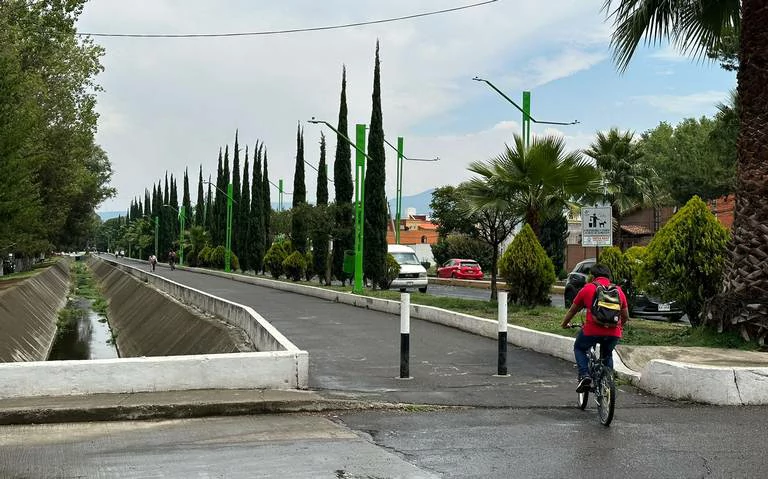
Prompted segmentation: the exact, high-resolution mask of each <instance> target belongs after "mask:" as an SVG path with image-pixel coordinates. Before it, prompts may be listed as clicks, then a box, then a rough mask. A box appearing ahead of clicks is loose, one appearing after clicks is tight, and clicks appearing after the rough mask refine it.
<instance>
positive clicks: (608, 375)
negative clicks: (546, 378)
mask: <svg viewBox="0 0 768 479" xmlns="http://www.w3.org/2000/svg"><path fill="white" fill-rule="evenodd" d="M571 327H572V328H581V327H582V325H581V324H573V325H571ZM599 347H600V344H597V348H599ZM587 360H588V361H589V363H588V367H589V377H590V378H591V379H592V386H591V387H590V388H589V390H587V391H584V392H580V393H577V394H578V402H577V406H578V407H579V409H581V410H582V411H583V410H584V409H586V408H587V404H588V402H589V393H590V392H591V393H592V394H594V395H595V402H596V403H597V417H598V419H599V420H600V424H602V425H603V426H606V427H607V426H610V424H611V421H613V414H614V411H615V409H616V381H615V379H614V372H613V368H610V367H608V366H606V365H605V364H604V363H603V360H602V359H601V358H600V350H599V349H596V348H595V347H594V346H593V347H591V348H589V350H588V351H587Z"/></svg>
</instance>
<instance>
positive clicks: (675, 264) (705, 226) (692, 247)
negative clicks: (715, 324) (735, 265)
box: [639, 196, 729, 326]
mask: <svg viewBox="0 0 768 479" xmlns="http://www.w3.org/2000/svg"><path fill="white" fill-rule="evenodd" d="M728 239H729V233H728V231H727V230H726V229H725V228H724V227H723V226H722V225H721V224H720V222H719V221H717V218H715V216H714V215H713V214H712V213H711V212H710V211H709V208H707V205H706V204H705V203H704V202H703V201H702V200H701V199H700V198H699V197H698V196H694V197H693V198H691V199H690V200H689V201H688V203H686V204H685V206H683V207H682V208H681V209H680V211H678V212H677V213H676V214H675V215H674V216H673V217H672V218H671V219H670V220H669V222H668V223H667V224H666V225H664V227H663V228H662V229H661V230H659V232H658V233H656V236H654V238H653V239H652V240H651V242H650V244H649V245H648V247H647V248H646V253H645V255H644V256H643V262H642V267H641V268H640V277H639V284H640V286H641V287H642V288H643V289H645V290H646V291H648V292H650V293H652V294H656V295H658V296H660V297H661V299H662V300H664V301H677V302H678V304H680V306H681V307H682V309H683V311H685V313H686V314H687V315H688V319H689V320H690V322H691V324H692V325H694V326H696V325H698V324H700V323H701V320H700V318H699V315H700V313H701V309H702V307H703V305H704V300H705V299H707V298H711V297H713V296H715V294H717V292H718V291H719V289H720V284H721V280H722V275H723V268H724V266H725V257H726V247H727V243H728Z"/></svg>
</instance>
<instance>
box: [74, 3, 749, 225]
mask: <svg viewBox="0 0 768 479" xmlns="http://www.w3.org/2000/svg"><path fill="white" fill-rule="evenodd" d="M479 1H481V0H390V1H386V2H383V1H377V0H323V1H318V0H281V1H274V0H273V1H266V0H217V1H214V0H133V1H131V2H126V1H123V0H91V1H90V2H88V4H87V5H86V7H85V11H84V13H83V15H82V17H81V19H80V22H79V24H78V29H79V31H81V32H90V33H96V32H99V33H165V34H178V33H228V32H257V31H266V30H283V29H294V28H306V27H320V26H326V25H338V24H344V23H353V22H363V21H370V20H378V19H386V18H392V17H400V16H405V15H411V14H417V13H423V12H427V11H432V10H441V9H447V8H452V7H459V6H463V5H469V4H472V3H477V2H479ZM545 4H546V7H543V5H545ZM602 4H603V0H548V1H547V2H539V1H533V0H530V1H528V0H498V1H496V2H494V3H490V4H487V5H484V6H479V7H476V8H471V9H466V10H461V11H458V12H453V13H446V14H442V15H435V16H429V17H423V18H418V19H412V20H405V21H400V22H393V23H383V24H378V25H370V26H360V27H355V28H348V29H340V30H326V31H316V32H306V33H292V34H285V35H262V36H238V37H227V38H164V39H163V38H114V37H109V38H104V37H102V38H97V39H96V41H97V42H98V43H99V44H101V45H102V46H104V48H105V49H106V55H105V57H104V59H103V64H104V67H105V71H104V72H103V73H102V74H101V75H100V76H99V78H98V81H99V83H100V84H101V85H102V86H103V88H104V92H102V93H100V94H99V107H98V108H99V112H100V114H101V118H100V124H99V132H98V138H97V140H98V142H99V143H100V144H101V145H102V146H103V147H104V148H105V149H106V151H107V152H108V154H109V158H110V160H111V162H112V166H113V170H114V176H113V180H112V184H113V186H115V187H116V188H117V190H118V193H117V196H116V197H115V198H113V199H110V200H108V201H106V202H105V203H104V204H103V205H102V206H101V207H100V210H102V211H110V210H123V211H124V210H126V209H127V208H128V206H129V204H130V201H131V199H132V198H134V197H137V196H138V197H143V192H144V189H145V188H150V189H151V187H152V183H153V182H155V183H156V182H157V180H158V179H160V178H161V177H162V176H163V175H164V174H165V172H166V171H167V172H168V173H169V174H173V175H174V176H176V177H177V178H179V179H180V178H181V176H182V175H183V172H184V169H185V168H189V171H190V177H191V181H192V189H193V193H192V196H193V198H194V197H195V195H196V194H195V193H194V191H195V190H196V184H197V172H198V168H199V167H200V166H201V165H202V168H203V175H204V176H206V177H207V176H208V175H209V174H212V175H214V177H215V173H216V160H217V155H218V151H219V147H222V146H224V145H226V144H229V145H230V147H231V145H232V144H233V141H234V134H235V130H236V129H239V131H240V144H241V147H242V146H244V145H245V144H248V145H250V147H251V148H252V147H253V145H254V143H255V142H256V141H257V140H259V141H263V142H264V143H265V144H266V146H267V148H268V152H269V174H270V179H271V180H273V181H274V182H275V183H277V180H278V179H280V178H283V179H284V180H285V185H286V186H285V189H286V190H287V191H289V192H290V191H292V182H293V170H294V163H295V154H296V151H295V135H296V126H297V122H301V123H302V126H303V127H304V133H305V140H304V142H305V150H306V152H305V158H306V159H307V160H308V161H309V162H310V163H312V164H314V165H317V163H318V160H319V138H320V133H321V131H323V129H322V128H321V127H320V126H319V125H313V124H308V123H306V120H308V119H310V118H311V117H313V116H315V117H317V118H319V119H324V120H327V121H329V122H330V123H331V124H335V123H336V121H337V117H338V106H339V91H340V83H341V70H342V65H346V68H347V95H348V106H349V123H350V125H354V124H355V123H368V122H369V121H370V116H371V91H372V83H373V57H374V50H375V44H376V40H377V39H378V40H379V41H380V43H381V73H382V76H381V82H382V103H383V105H382V109H383V116H384V130H385V134H386V136H387V138H388V139H389V140H390V141H391V142H392V143H395V141H396V138H397V137H398V136H403V137H404V138H405V153H406V155H407V156H409V157H413V158H432V157H439V158H440V161H439V162H436V163H420V162H406V164H405V172H404V175H403V177H404V181H403V192H404V194H405V195H411V194H417V193H420V192H422V191H424V190H427V189H430V188H433V187H435V186H440V185H445V184H457V183H459V182H460V181H462V180H465V179H467V178H469V176H470V175H469V174H468V172H467V170H466V167H467V165H468V164H469V163H470V162H472V161H474V160H486V159H488V158H490V157H492V156H495V155H496V154H498V153H499V152H501V151H502V149H503V148H504V143H505V142H509V141H510V140H511V138H512V135H513V134H514V133H515V132H518V131H519V130H520V116H521V115H520V113H519V112H518V111H517V110H516V109H515V108H514V107H513V106H512V105H510V104H509V103H507V102H506V101H505V100H504V99H503V98H502V97H501V96H500V95H498V94H497V93H496V92H494V91H493V90H491V89H490V88H489V87H488V86H487V85H485V84H484V83H480V82H476V81H472V77H474V76H480V77H483V78H485V79H487V80H490V81H491V82H492V83H494V84H495V85H496V86H497V87H499V88H500V89H501V90H502V91H504V92H505V93H506V94H507V95H508V96H510V97H511V98H513V99H514V100H515V101H517V102H518V103H521V101H520V98H521V95H522V90H530V91H531V92H532V109H531V113H532V116H533V117H534V118H536V119H537V120H546V121H572V120H579V121H580V123H579V124H578V125H574V126H567V127H558V129H557V130H554V131H555V132H558V133H559V134H562V135H564V136H565V138H566V140H567V145H568V147H569V148H570V149H579V148H584V147H586V146H587V145H588V144H589V143H590V142H591V141H592V139H593V136H594V133H595V132H596V131H598V130H605V129H608V128H610V127H613V126H617V127H620V128H622V129H631V130H634V131H636V132H642V131H645V130H647V129H649V128H653V127H654V126H656V125H657V124H658V123H659V121H668V122H672V123H677V122H678V121H680V120H681V119H682V118H684V117H689V116H700V115H711V114H713V112H714V111H715V106H714V105H715V104H716V103H717V102H719V101H724V100H725V99H726V97H727V94H728V91H729V90H730V89H732V88H734V87H735V84H736V80H735V75H733V74H731V73H727V72H724V71H722V70H721V69H720V68H719V67H718V66H717V65H716V64H711V63H704V62H701V61H692V60H689V59H686V58H682V57H680V56H679V55H677V54H676V52H675V51H674V50H673V49H672V48H670V47H668V46H660V47H658V48H645V49H642V50H640V51H639V52H638V55H637V58H636V59H635V61H634V62H633V63H632V65H631V66H630V67H629V69H628V71H627V72H625V73H624V74H619V73H618V72H617V70H616V68H615V67H614V65H613V64H612V62H611V57H610V51H609V48H608V45H609V36H610V25H609V24H607V23H606V22H605V16H604V14H603V13H602V12H601V6H602ZM350 131H351V132H352V127H351V128H350ZM533 131H534V133H537V132H538V133H543V132H551V131H553V130H545V129H544V128H539V127H537V126H536V125H534V127H533ZM325 134H326V136H327V137H328V138H329V146H328V151H329V159H330V160H331V161H332V156H333V151H334V150H335V146H334V142H335V136H333V134H332V132H330V131H325ZM241 161H242V157H241ZM331 171H332V170H331ZM394 178H395V156H394V151H392V150H389V149H388V151H387V185H386V188H387V195H388V197H392V196H394V192H395V187H396V185H395V179H394ZM179 186H181V181H180V180H179ZM307 190H308V192H309V193H308V196H309V200H310V202H311V201H313V200H314V191H315V177H314V171H313V170H311V169H310V168H307ZM331 191H333V190H332V187H331ZM275 197H276V195H275V194H274V193H273V198H275ZM286 201H288V202H289V201H290V197H286ZM403 206H404V207H407V206H408V205H403Z"/></svg>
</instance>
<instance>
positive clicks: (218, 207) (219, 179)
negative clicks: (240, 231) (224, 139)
mask: <svg viewBox="0 0 768 479" xmlns="http://www.w3.org/2000/svg"><path fill="white" fill-rule="evenodd" d="M215 186H216V191H215V192H214V203H213V231H212V232H211V233H212V235H213V238H212V239H213V246H219V245H223V244H224V226H223V218H222V216H223V215H224V214H225V212H226V209H225V208H226V206H225V204H226V202H225V197H224V193H223V192H224V191H226V188H227V186H226V185H225V184H224V162H223V159H222V156H221V148H219V168H218V170H217V171H216V185H215Z"/></svg>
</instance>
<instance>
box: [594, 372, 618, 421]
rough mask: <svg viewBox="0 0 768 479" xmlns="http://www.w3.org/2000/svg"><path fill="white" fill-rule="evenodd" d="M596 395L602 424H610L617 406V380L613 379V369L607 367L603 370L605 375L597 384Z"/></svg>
mask: <svg viewBox="0 0 768 479" xmlns="http://www.w3.org/2000/svg"><path fill="white" fill-rule="evenodd" d="M596 395H597V398H598V401H597V414H598V417H599V418H600V424H602V425H603V426H609V425H610V424H611V421H613V413H614V410H615V408H616V382H615V381H614V380H613V369H610V368H605V370H604V371H603V377H602V378H600V381H599V382H598V384H597V392H596Z"/></svg>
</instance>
